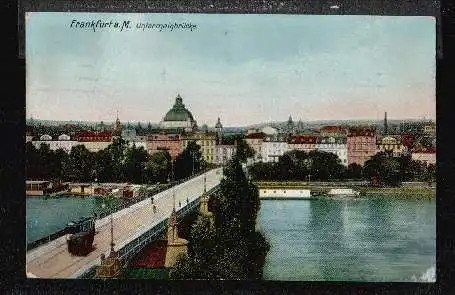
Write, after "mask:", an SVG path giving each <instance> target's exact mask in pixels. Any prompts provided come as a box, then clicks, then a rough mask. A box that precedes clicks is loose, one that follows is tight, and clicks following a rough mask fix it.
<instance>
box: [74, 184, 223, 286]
mask: <svg viewBox="0 0 455 295" xmlns="http://www.w3.org/2000/svg"><path fill="white" fill-rule="evenodd" d="M218 190H219V185H217V186H215V187H213V188H212V189H210V190H209V191H208V192H207V194H209V195H211V194H213V193H215V192H216V191H218ZM200 202H201V196H199V197H198V198H196V199H194V200H192V201H191V202H189V203H188V204H186V205H184V206H182V207H181V208H179V209H178V210H177V211H176V213H177V219H178V220H181V219H182V218H183V217H184V216H186V215H187V214H188V213H190V212H194V210H197V209H199V206H200ZM168 220H169V217H167V218H165V219H164V220H162V221H160V222H158V223H152V224H151V227H150V228H144V229H142V230H141V231H139V232H137V233H136V234H134V235H132V236H131V237H130V238H129V239H127V240H124V241H123V242H121V243H120V244H119V245H118V247H117V248H118V249H119V250H118V254H119V257H120V262H121V265H122V267H126V266H127V265H128V263H129V261H131V259H132V258H133V257H134V256H135V255H136V254H138V253H139V252H140V251H141V250H142V249H143V248H144V247H145V246H146V245H148V244H149V243H151V242H152V241H155V240H156V239H158V238H160V237H162V235H163V233H165V232H166V230H167V224H168ZM108 252H109V251H106V253H105V255H108V254H109V253H108ZM98 264H99V261H98V260H95V261H94V262H93V263H91V265H89V266H88V267H89V268H88V269H85V270H81V271H80V272H79V273H76V274H74V276H73V277H74V278H83V279H90V278H95V273H96V266H97V265H98Z"/></svg>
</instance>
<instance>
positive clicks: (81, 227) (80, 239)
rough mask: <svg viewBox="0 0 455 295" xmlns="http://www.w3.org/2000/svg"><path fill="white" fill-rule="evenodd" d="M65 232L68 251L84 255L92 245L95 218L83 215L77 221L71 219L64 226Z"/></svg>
mask: <svg viewBox="0 0 455 295" xmlns="http://www.w3.org/2000/svg"><path fill="white" fill-rule="evenodd" d="M66 232H67V234H68V237H67V240H66V242H67V244H68V252H69V253H71V254H72V255H77V256H86V255H87V254H88V253H89V252H90V251H91V249H92V246H93V239H94V237H95V219H94V218H93V217H83V218H81V219H79V220H78V221H72V222H70V223H68V225H67V226H66Z"/></svg>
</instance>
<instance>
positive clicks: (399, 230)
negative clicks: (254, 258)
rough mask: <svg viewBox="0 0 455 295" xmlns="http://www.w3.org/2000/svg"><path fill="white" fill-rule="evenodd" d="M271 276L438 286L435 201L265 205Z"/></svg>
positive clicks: (262, 217) (262, 220)
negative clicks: (434, 283)
mask: <svg viewBox="0 0 455 295" xmlns="http://www.w3.org/2000/svg"><path fill="white" fill-rule="evenodd" d="M258 225H259V228H260V230H261V232H262V233H263V234H264V235H265V237H266V238H267V240H268V241H269V243H270V245H271V248H270V251H269V253H268V255H267V258H266V263H265V265H264V279H266V280H282V281H361V282H413V281H435V265H436V202H435V201H434V200H425V201H422V200H397V199H394V200H391V199H379V198H377V199H376V198H372V199H360V200H329V199H318V200H261V209H260V211H259V215H258Z"/></svg>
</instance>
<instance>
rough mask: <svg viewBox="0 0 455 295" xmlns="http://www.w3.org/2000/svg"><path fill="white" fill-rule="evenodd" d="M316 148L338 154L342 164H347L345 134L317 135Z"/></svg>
mask: <svg viewBox="0 0 455 295" xmlns="http://www.w3.org/2000/svg"><path fill="white" fill-rule="evenodd" d="M316 150H318V151H321V152H327V153H332V154H335V155H337V156H338V158H339V159H340V162H341V164H342V165H344V166H348V148H347V138H346V137H345V136H338V137H335V136H319V137H318V139H317V143H316Z"/></svg>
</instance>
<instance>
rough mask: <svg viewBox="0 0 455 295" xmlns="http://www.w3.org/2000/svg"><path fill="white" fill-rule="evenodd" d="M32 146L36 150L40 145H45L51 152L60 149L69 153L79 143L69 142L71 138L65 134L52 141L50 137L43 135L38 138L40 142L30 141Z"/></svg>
mask: <svg viewBox="0 0 455 295" xmlns="http://www.w3.org/2000/svg"><path fill="white" fill-rule="evenodd" d="M32 144H33V145H34V146H35V148H37V149H39V148H40V147H41V145H42V144H47V145H48V146H49V149H50V150H52V151H56V150H58V149H62V150H64V151H65V152H67V153H69V152H70V151H71V149H72V148H73V146H76V145H79V144H81V143H80V142H78V141H75V140H71V137H70V136H69V135H66V134H62V135H60V136H58V138H57V140H53V138H52V136H50V135H48V134H44V135H42V136H40V140H35V141H32Z"/></svg>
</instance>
